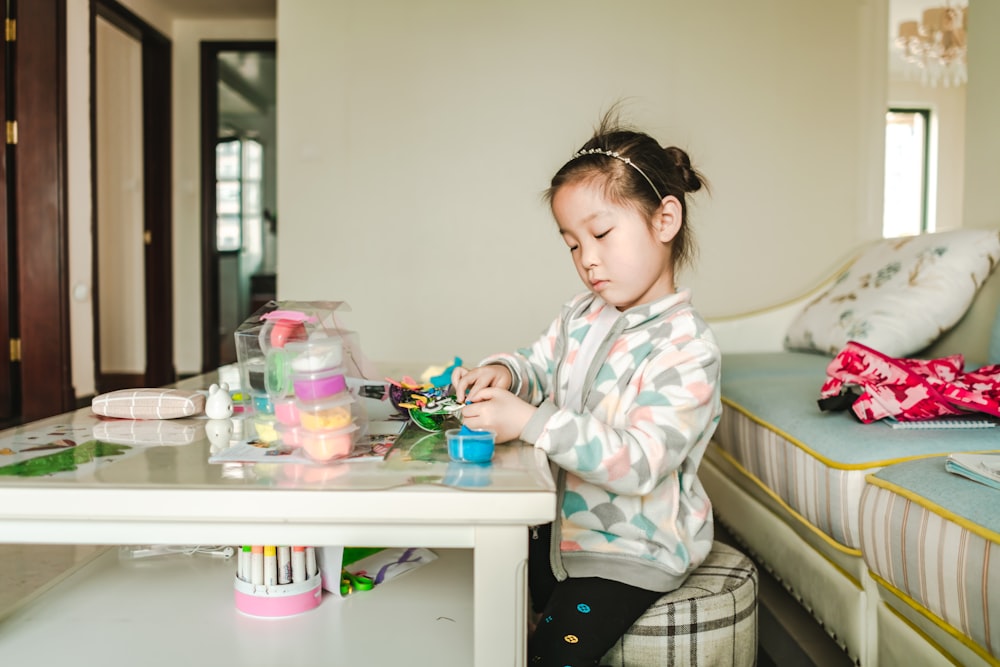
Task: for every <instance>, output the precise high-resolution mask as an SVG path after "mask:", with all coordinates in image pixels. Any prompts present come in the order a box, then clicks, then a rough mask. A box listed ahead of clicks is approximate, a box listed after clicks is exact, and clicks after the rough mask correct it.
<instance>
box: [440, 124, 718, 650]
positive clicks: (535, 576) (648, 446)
mask: <svg viewBox="0 0 1000 667" xmlns="http://www.w3.org/2000/svg"><path fill="white" fill-rule="evenodd" d="M702 186H703V180H702V177H701V175H700V174H699V173H698V172H697V171H695V170H694V169H693V168H692V167H691V162H690V160H689V158H688V156H687V154H686V153H685V152H684V151H683V150H681V149H679V148H675V147H670V148H663V147H661V146H660V145H659V143H658V142H657V141H656V140H655V139H653V138H652V137H650V136H648V135H646V134H643V133H640V132H635V131H631V130H628V129H623V128H621V127H620V126H619V125H618V123H617V119H616V118H615V116H614V114H613V113H608V114H607V115H606V116H605V118H604V120H603V121H602V123H601V125H600V127H599V128H598V130H597V132H596V133H595V135H594V136H593V137H592V138H591V139H590V140H589V141H588V142H587V143H585V144H584V145H583V147H582V148H581V149H580V150H579V151H578V152H577V153H576V154H575V155H573V156H572V157H571V158H570V160H569V162H567V163H566V164H565V165H563V167H562V168H561V169H560V170H559V171H558V172H557V173H556V175H555V176H554V177H553V178H552V183H551V187H550V188H549V190H548V191H547V193H546V198H547V200H548V203H549V205H550V207H551V210H552V213H553V216H554V217H555V220H556V222H557V223H558V226H559V233H560V234H561V235H562V238H563V240H564V241H565V242H566V245H567V246H568V248H569V253H570V257H571V259H572V260H573V265H574V266H575V267H576V271H577V273H578V274H579V275H580V278H581V280H583V284H584V285H585V286H586V288H587V290H588V291H587V292H585V293H584V294H582V295H580V296H577V297H576V298H574V299H572V300H570V301H569V302H568V303H566V304H565V305H564V306H563V308H562V311H561V312H560V313H559V315H558V317H556V319H555V321H554V322H553V323H552V324H551V325H550V326H549V328H548V330H547V331H546V332H545V333H544V334H543V335H542V337H541V338H540V339H539V340H538V341H537V342H535V344H534V345H532V346H531V347H530V348H528V349H522V350H519V351H517V352H516V353H513V354H498V355H495V356H491V357H489V358H487V359H486V360H484V361H483V362H482V363H481V364H480V366H479V367H478V368H475V369H472V370H468V369H465V368H458V369H456V370H455V371H454V372H453V374H452V382H453V384H454V386H455V391H456V396H457V398H458V400H460V401H465V400H468V401H471V403H470V404H468V405H466V407H465V408H464V410H463V413H462V418H463V421H464V423H465V424H466V425H468V426H469V427H470V428H473V429H490V430H492V431H495V432H496V434H497V441H498V442H504V441H508V440H513V439H515V438H520V439H521V440H523V441H525V442H528V443H532V444H534V446H535V447H537V448H539V449H541V450H542V451H544V452H545V453H546V454H547V455H548V457H549V460H550V461H551V462H552V463H553V464H554V465H555V466H556V467H555V469H554V470H555V471H556V472H557V487H558V496H557V498H558V500H557V502H558V510H559V511H558V514H557V518H556V520H555V522H554V523H552V524H549V525H545V526H537V527H535V528H533V529H532V531H531V535H530V541H529V556H528V585H529V588H530V590H531V598H532V606H533V608H534V610H535V612H536V613H537V626H536V628H535V631H534V634H533V635H532V637H531V639H530V640H529V645H528V664H529V665H553V666H555V667H564V666H567V665H572V666H573V667H582V666H584V665H588V666H589V665H597V664H598V663H599V661H600V659H601V658H602V657H603V656H604V654H605V653H606V652H607V651H608V650H609V649H610V648H611V647H612V646H613V645H614V643H615V642H616V641H617V640H618V639H619V638H620V637H621V636H622V635H623V634H624V633H625V631H626V630H628V628H629V627H630V626H631V625H632V623H634V622H635V620H636V619H638V618H639V617H640V616H641V615H642V614H643V612H645V611H646V610H647V609H648V608H649V607H650V605H652V604H653V602H655V601H656V600H657V599H658V598H659V597H661V596H662V595H663V593H664V592H666V591H671V590H673V589H675V588H677V587H679V586H680V585H681V584H682V583H683V582H684V580H685V578H686V577H687V576H688V575H689V574H690V573H691V572H692V571H693V570H694V569H695V568H696V567H698V565H700V564H701V563H702V561H704V559H705V557H706V556H707V555H708V553H709V551H710V550H711V548H712V539H713V527H712V507H711V504H710V503H709V500H708V497H707V495H706V494H705V491H704V489H703V488H702V485H701V482H700V481H699V480H698V476H697V471H698V465H699V463H700V461H701V458H702V455H703V454H704V451H705V447H706V446H707V445H708V441H709V438H710V437H711V436H712V433H713V431H714V430H715V427H716V424H717V422H718V419H719V414H720V411H721V404H720V401H719V387H718V384H719V360H720V353H719V348H718V345H717V344H716V342H715V339H714V337H713V336H712V333H711V331H710V330H709V328H708V326H707V325H706V324H705V322H704V321H703V320H702V319H701V317H700V316H699V315H698V313H697V312H696V311H695V309H694V308H693V307H692V305H691V294H690V292H689V291H688V290H686V289H677V288H676V286H675V282H674V280H675V273H676V270H677V269H678V268H679V267H680V266H682V265H683V263H684V262H686V261H688V260H689V259H690V257H691V255H692V252H693V248H692V239H691V235H690V232H689V230H688V225H687V202H686V194H687V193H689V192H695V191H697V190H699V189H700V188H701V187H702Z"/></svg>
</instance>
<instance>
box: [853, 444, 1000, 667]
mask: <svg viewBox="0 0 1000 667" xmlns="http://www.w3.org/2000/svg"><path fill="white" fill-rule="evenodd" d="M994 437H995V436H994ZM944 464H945V457H935V458H930V459H923V460H920V461H909V462H906V463H900V464H898V465H894V466H890V467H888V468H884V469H882V470H880V471H878V472H877V473H874V474H871V475H869V476H868V480H867V481H868V486H867V487H866V488H865V491H864V494H863V495H862V498H861V543H862V552H863V554H864V559H865V564H866V565H867V566H868V568H869V570H870V572H871V573H872V576H873V578H874V579H875V581H876V582H878V584H879V589H880V592H881V594H882V596H883V599H885V600H886V601H887V602H888V603H889V604H890V606H892V608H893V609H895V610H896V612H897V613H899V614H900V615H902V616H903V617H904V618H907V619H909V620H910V621H911V623H912V624H913V625H915V626H920V627H924V628H931V632H940V633H943V634H945V635H949V636H951V637H955V638H957V639H959V641H961V643H962V644H964V645H965V646H966V647H968V648H970V649H972V651H973V652H975V653H976V654H977V655H978V656H979V657H980V658H982V659H983V660H984V661H985V662H987V663H988V664H1000V512H997V508H998V507H1000V492H998V491H996V490H995V489H991V488H990V487H987V486H984V485H982V484H979V483H977V482H974V481H971V480H968V479H965V478H964V477H960V476H958V475H954V474H952V473H950V472H947V471H946V470H945V467H944Z"/></svg>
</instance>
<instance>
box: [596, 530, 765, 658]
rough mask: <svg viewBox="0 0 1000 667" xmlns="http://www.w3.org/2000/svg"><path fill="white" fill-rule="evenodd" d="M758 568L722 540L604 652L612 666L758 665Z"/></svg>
mask: <svg viewBox="0 0 1000 667" xmlns="http://www.w3.org/2000/svg"><path fill="white" fill-rule="evenodd" d="M756 662H757V569H756V568H755V567H754V564H753V562H752V561H751V560H750V559H749V558H747V557H746V556H745V555H743V554H742V553H740V552H739V551H737V550H736V549H734V548H732V547H731V546H729V545H727V544H723V543H722V542H716V543H715V545H714V546H713V548H712V553H710V554H709V555H708V558H706V559H705V562H704V563H702V564H701V567H699V568H698V569H697V570H695V571H694V572H693V573H692V574H691V576H690V577H688V579H687V581H685V582H684V585H683V586H681V587H680V588H678V589H677V590H675V591H671V592H670V593H667V594H666V595H664V596H663V597H661V598H660V599H659V600H658V601H657V602H656V604H654V605H653V606H652V607H650V609H649V610H648V611H647V612H646V613H645V614H643V615H642V616H641V617H640V618H639V620H638V621H636V622H635V624H634V625H633V626H632V627H631V628H629V630H628V632H627V633H625V636H624V637H622V638H621V639H620V640H618V643H617V644H616V645H615V646H614V647H613V648H612V649H611V651H609V652H608V654H607V655H605V656H604V659H603V660H602V661H601V664H602V665H610V666H611V667H653V666H654V665H655V666H657V667H658V666H659V665H672V666H673V667H693V666H695V665H727V666H728V665H733V666H734V667H740V666H743V665H747V666H750V665H755V664H756Z"/></svg>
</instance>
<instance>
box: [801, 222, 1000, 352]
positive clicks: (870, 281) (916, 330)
mask: <svg viewBox="0 0 1000 667" xmlns="http://www.w3.org/2000/svg"><path fill="white" fill-rule="evenodd" d="M998 262H1000V231H997V230H995V229H992V230H991V229H960V230H955V231H950V232H939V233H936V234H923V235H921V236H910V237H904V238H897V239H886V240H884V241H880V242H879V243H876V244H875V245H874V246H872V247H871V248H869V249H868V250H867V251H865V253H864V254H862V255H861V257H859V258H858V259H857V260H856V261H855V262H854V263H853V264H851V266H850V267H849V268H848V270H847V271H845V272H844V273H843V274H842V275H841V276H840V277H839V278H838V279H837V282H836V283H835V284H834V285H833V286H832V287H831V288H830V289H828V290H826V291H825V292H824V293H823V294H821V295H819V296H818V297H817V298H816V299H814V300H813V301H812V302H810V303H809V304H808V305H807V306H806V307H805V308H804V309H803V310H802V312H801V313H800V314H799V315H798V317H796V319H795V320H794V321H793V322H792V324H791V326H789V328H788V331H787V332H786V334H785V347H786V348H787V349H790V350H806V351H814V352H823V353H826V354H829V355H835V354H837V353H838V352H839V351H840V350H841V349H842V348H843V347H844V346H845V345H846V344H847V342H848V341H852V340H853V341H857V342H859V343H862V344H864V345H867V346H868V347H871V348H873V349H875V350H878V351H879V352H882V353H883V354H886V355H889V356H892V357H906V356H909V355H912V354H914V353H916V352H919V351H920V350H922V349H924V348H925V347H927V346H928V345H930V344H931V343H933V342H934V341H935V340H936V339H937V338H938V336H940V335H941V334H942V333H944V332H945V331H947V330H948V329H949V328H950V327H952V326H953V325H954V324H955V323H956V322H958V320H960V319H961V318H962V315H964V314H965V311H966V310H968V308H969V305H970V304H971V303H972V299H973V298H974V297H975V295H976V292H977V291H978V290H979V287H980V286H981V285H982V284H983V281H985V280H986V278H987V276H989V275H990V272H992V271H993V268H994V267H995V266H996V265H997V263H998Z"/></svg>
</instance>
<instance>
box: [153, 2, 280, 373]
mask: <svg viewBox="0 0 1000 667" xmlns="http://www.w3.org/2000/svg"><path fill="white" fill-rule="evenodd" d="M275 34H276V29H275V22H274V21H273V20H263V19H244V20H239V21H220V20H175V21H174V22H173V24H172V35H171V39H172V42H173V64H174V78H173V80H174V91H173V92H174V107H173V111H174V156H173V157H174V200H173V206H174V364H175V366H176V368H177V372H178V373H180V374H182V375H183V374H187V373H197V372H200V370H201V143H200V142H201V101H200V100H201V98H200V79H201V74H200V68H201V42H202V41H228V40H271V39H274V38H275ZM279 137H280V134H279Z"/></svg>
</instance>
